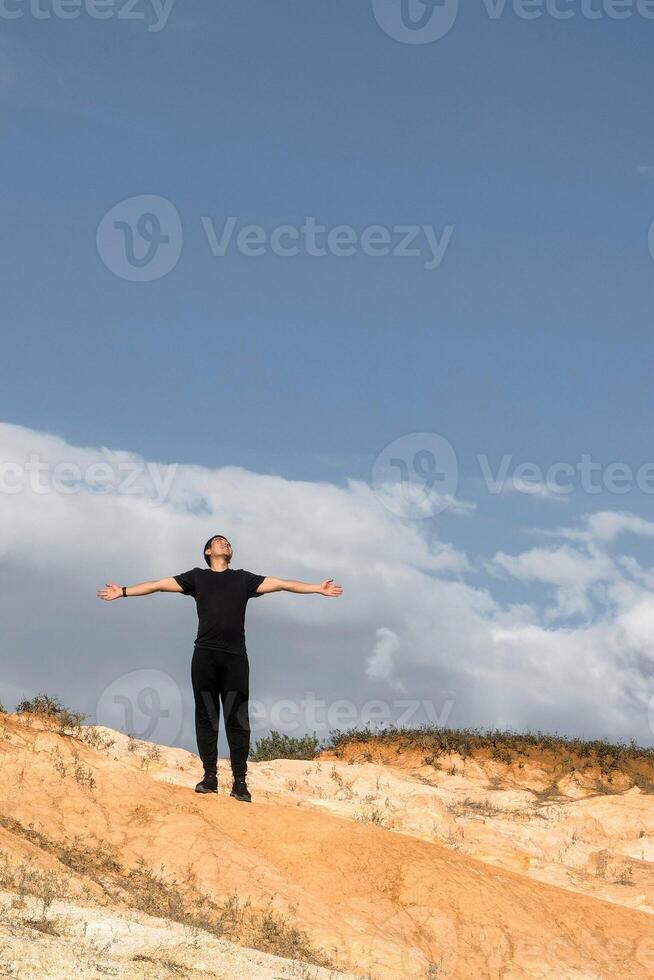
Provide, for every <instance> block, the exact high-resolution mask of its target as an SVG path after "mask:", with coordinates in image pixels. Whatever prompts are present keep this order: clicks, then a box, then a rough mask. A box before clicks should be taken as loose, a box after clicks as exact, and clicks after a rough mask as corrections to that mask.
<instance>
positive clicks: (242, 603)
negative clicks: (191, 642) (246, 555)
mask: <svg viewBox="0 0 654 980" xmlns="http://www.w3.org/2000/svg"><path fill="white" fill-rule="evenodd" d="M265 577H266V576H265V575H256V574H255V573H254V572H246V570H245V569H244V568H226V569H225V571H224V572H214V571H213V569H211V568H192V569H190V571H188V572H181V573H180V574H179V575H173V578H174V579H175V581H176V582H177V584H178V585H181V587H182V589H183V590H184V595H191V596H193V598H194V599H195V604H196V606H197V610H198V635H197V637H196V640H195V646H196V647H203V648H204V649H206V650H219V651H222V652H224V653H236V654H240V655H241V656H245V655H246V654H247V647H246V645H245V607H246V605H247V602H248V599H253V598H257V597H258V596H260V595H263V594H264V593H262V592H256V589H257V588H258V587H259V585H261V583H262V582H263V580H264V578H265Z"/></svg>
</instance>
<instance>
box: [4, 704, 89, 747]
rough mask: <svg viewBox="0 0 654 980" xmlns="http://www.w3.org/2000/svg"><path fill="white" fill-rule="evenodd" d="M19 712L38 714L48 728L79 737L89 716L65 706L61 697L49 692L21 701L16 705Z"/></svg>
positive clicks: (61, 733)
mask: <svg viewBox="0 0 654 980" xmlns="http://www.w3.org/2000/svg"><path fill="white" fill-rule="evenodd" d="M16 713H17V714H19V715H20V714H28V715H36V716H37V717H38V718H39V719H40V720H41V721H42V722H44V723H45V724H46V725H47V727H48V728H51V729H52V730H54V731H57V732H58V733H59V734H60V735H74V736H76V737H79V734H80V730H81V726H82V722H83V721H84V719H85V718H86V717H87V715H85V714H84V713H83V712H81V711H71V710H70V708H67V707H65V705H63V704H62V703H61V701H60V700H59V698H53V697H50V695H49V694H37V695H36V696H35V697H33V698H31V699H28V700H24V701H20V702H19V703H18V704H17V705H16Z"/></svg>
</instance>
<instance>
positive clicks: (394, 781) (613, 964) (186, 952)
mask: <svg viewBox="0 0 654 980" xmlns="http://www.w3.org/2000/svg"><path fill="white" fill-rule="evenodd" d="M95 735H96V737H97V739H98V741H97V744H96V746H95V747H92V746H91V745H88V744H85V743H83V742H80V740H79V739H74V738H71V737H68V736H62V735H59V734H55V733H54V732H51V731H47V730H44V729H43V727H42V726H40V724H39V722H38V721H37V720H36V719H29V718H27V717H24V716H15V715H4V716H0V799H1V801H2V802H1V804H0V851H2V852H4V853H5V854H6V855H7V857H8V859H9V861H10V862H11V863H12V866H13V867H14V868H15V867H16V866H17V864H18V863H19V862H20V861H21V860H22V859H24V858H27V859H29V861H30V863H31V865H32V866H33V867H36V868H39V869H41V870H43V871H44V872H48V873H50V874H53V875H55V876H60V877H62V878H64V879H65V880H66V881H67V889H68V895H67V898H66V902H67V903H68V905H69V906H71V907H72V906H74V907H75V908H78V909H79V908H82V907H83V908H85V909H86V912H85V913H84V915H86V916H91V918H93V919H94V921H95V922H96V923H97V922H102V916H105V917H106V919H107V921H109V919H110V917H112V916H117V917H121V916H122V917H125V916H127V915H130V916H131V917H132V921H133V925H132V926H131V927H130V928H132V930H134V929H136V928H137V925H138V923H137V924H134V922H135V920H134V915H135V913H133V912H129V905H130V895H129V892H128V891H125V890H123V889H122V888H121V887H120V881H121V877H122V879H123V880H126V878H127V876H128V875H129V874H130V871H129V869H134V868H136V867H138V862H139V861H141V862H142V864H141V868H143V867H147V868H149V869H154V871H155V872H156V874H157V875H158V876H161V878H162V879H168V880H175V882H176V883H177V886H178V888H179V892H180V894H181V893H183V894H185V895H187V896H188V899H189V902H191V901H193V900H196V901H197V896H198V895H201V894H204V895H210V896H211V897H212V898H213V899H215V900H216V901H218V900H220V901H224V900H225V899H227V898H228V897H229V896H230V895H231V896H234V895H236V896H238V900H239V901H243V902H244V901H246V900H247V899H249V900H250V902H251V903H252V906H253V907H256V908H260V909H263V908H270V909H273V910H275V911H276V912H277V913H279V915H280V916H285V917H286V921H288V922H292V923H293V925H294V926H295V927H297V928H298V929H300V930H304V931H306V933H307V935H308V936H309V937H310V940H311V943H312V944H313V947H314V948H315V949H319V950H322V951H323V953H324V954H325V955H326V956H328V957H329V958H330V959H331V962H332V963H333V964H334V965H336V966H338V968H339V969H340V970H341V971H344V972H345V971H351V972H352V973H354V974H356V975H358V976H364V977H367V976H370V977H373V978H384V980H385V978H398V977H425V978H431V980H433V978H435V977H439V978H441V977H452V978H465V980H468V978H470V977H475V978H477V977H479V978H485V977H488V978H491V977H492V978H495V977H497V978H499V977H506V978H511V980H513V978H516V980H517V978H522V977H539V978H552V980H554V978H556V980H560V978H579V980H581V978H584V980H591V978H592V980H595V978H613V977H616V978H617V977H623V976H625V975H629V976H631V977H634V978H649V977H651V976H654V916H652V915H651V914H650V910H651V909H652V908H653V907H654V888H653V886H652V878H651V874H650V870H649V869H650V863H649V860H650V857H651V848H652V842H654V813H653V811H654V807H653V806H652V803H651V800H652V797H649V796H647V795H646V794H641V793H640V792H638V791H635V792H634V791H633V790H631V791H630V792H628V793H626V794H624V795H619V794H617V793H613V794H611V795H607V796H604V797H601V796H597V795H596V794H592V793H590V791H589V790H587V789H585V788H584V787H583V786H572V787H570V789H569V795H568V796H566V797H562V798H561V799H559V800H554V799H553V798H552V797H551V795H550V796H548V795H547V794H544V793H543V787H542V786H540V784H539V779H541V778H542V774H540V775H539V772H538V766H534V771H533V772H530V771H524V769H523V770H522V771H521V772H520V773H519V774H517V775H512V774H510V773H508V772H507V771H506V767H504V770H502V767H500V766H494V764H492V763H490V762H483V763H473V762H472V760H470V759H468V760H466V764H465V767H464V766H463V763H462V762H461V760H459V767H458V769H459V771H458V772H457V762H456V759H452V760H449V761H448V768H447V769H437V768H435V767H434V766H425V765H424V762H423V760H422V759H421V758H420V757H419V756H416V757H411V755H410V754H407V755H405V756H403V757H401V758H398V757H393V758H384V757H383V754H382V755H380V757H379V761H377V760H375V761H373V762H370V761H363V760H359V759H358V758H357V756H356V755H354V754H351V755H350V757H349V758H348V756H347V754H346V755H345V756H344V757H343V758H340V759H335V758H329V757H327V756H325V757H323V758H321V759H319V760H317V761H315V762H296V761H291V760H278V761H275V762H271V763H260V764H250V780H249V781H250V785H251V789H252V792H253V796H254V802H253V803H252V804H251V805H248V804H242V803H239V802H237V801H235V800H232V799H231V798H229V797H228V796H227V795H226V792H225V789H226V788H227V787H228V780H227V772H226V767H225V766H224V765H221V769H220V777H221V782H222V788H223V792H222V793H220V794H218V795H216V796H209V797H199V796H198V795H197V794H195V793H193V792H192V788H193V786H194V784H195V782H196V780H197V778H198V776H199V772H198V762H197V758H196V757H195V756H193V755H192V754H191V753H188V752H185V751H184V750H180V749H166V748H164V747H152V746H148V745H147V744H145V743H136V742H134V741H133V740H128V739H127V738H126V737H125V736H123V735H120V734H119V733H115V732H110V731H108V730H106V729H105V730H102V729H96V730H95ZM103 741H104V743H105V744H104V745H103ZM391 763H392V764H391ZM503 781H504V782H503ZM98 846H99V847H100V854H101V855H103V858H102V860H101V861H96V863H95V864H94V863H93V861H92V860H91V859H90V858H88V860H87V861H86V864H85V862H84V861H81V860H80V858H79V855H80V854H81V853H86V852H85V851H84V850H83V849H84V848H88V847H92V848H94V849H97V847H98ZM71 852H72V853H74V854H75V855H77V856H76V857H75V859H74V860H70V861H67V857H66V855H67V854H69V853H71ZM623 860H624V864H623V863H622V861H623ZM117 869H118V870H117ZM132 877H133V876H132ZM130 880H132V879H130ZM3 908H4V911H3V922H4V925H3V934H2V942H1V943H0V957H2V956H4V957H5V958H6V959H8V960H11V958H12V956H13V958H14V959H16V956H17V954H16V953H15V948H16V947H17V944H18V939H19V938H20V937H14V938H15V942H14V940H12V938H11V935H10V932H11V927H12V922H13V924H14V925H15V926H16V928H17V929H19V928H23V926H22V925H20V923H18V924H17V920H18V919H19V918H20V916H21V915H22V916H23V918H25V913H24V910H23V912H20V911H19V910H16V909H14V910H12V909H11V908H10V907H9V904H8V903H7V902H5V903H4V906H3ZM99 909H102V910H103V911H102V914H101V915H100V916H98V910H99ZM57 914H59V913H57V910H56V904H53V905H52V906H51V907H50V909H49V915H50V916H54V918H55V920H56V916H57ZM69 914H70V913H69ZM61 915H62V916H63V915H64V913H63V912H61ZM12 916H13V919H12ZM139 916H140V919H143V922H142V923H141V924H140V925H138V928H142V927H144V926H145V919H144V916H143V913H142V912H139V913H138V915H137V916H136V919H137V920H139V921H140V919H139ZM73 918H75V917H74V916H73ZM120 921H121V922H122V921H123V919H122V918H121V919H120ZM152 928H159V929H160V930H161V932H160V933H159V935H160V936H165V935H166V933H167V930H166V928H165V927H164V928H163V929H162V927H161V923H160V922H158V924H157V925H156V926H152ZM169 928H170V934H171V935H172V934H173V932H174V930H175V929H177V930H179V928H180V927H179V926H178V925H175V926H170V927H169ZM116 929H117V930H118V931H119V932H121V930H122V933H121V934H124V933H125V929H126V927H125V926H124V925H120V926H118V925H116ZM63 931H64V930H63V929H62V932H63ZM128 931H129V930H128ZM187 932H188V929H187ZM34 935H35V936H40V942H43V943H48V944H50V945H51V946H52V947H53V948H52V950H51V951H50V952H49V953H48V956H47V959H48V961H49V962H51V963H52V964H53V970H54V969H55V967H56V960H57V949H58V948H60V949H61V950H62V953H61V956H62V957H63V956H64V953H63V949H64V946H65V945H66V943H70V939H69V938H68V939H66V938H64V937H60V938H57V937H51V936H48V935H44V934H42V933H39V932H38V930H37V931H36V932H35V933H34ZM197 938H198V936H197V934H196V935H195V938H193V937H189V939H188V942H189V943H191V946H190V949H189V948H186V947H185V946H183V944H182V943H174V944H171V943H170V942H169V943H168V948H167V951H166V955H165V958H167V960H168V961H169V962H174V961H175V957H176V956H178V954H179V958H180V959H179V968H180V969H185V970H186V971H187V972H186V973H175V972H174V970H173V967H169V969H170V970H172V971H173V972H171V973H170V974H166V973H159V974H158V975H161V976H166V975H171V976H172V975H177V976H184V975H188V976H196V975H197V976H201V975H205V976H210V975H214V976H221V975H225V976H231V977H233V976H244V977H246V976H248V977H249V976H259V975H261V976H266V975H268V974H266V973H263V972H262V973H260V974H258V973H256V972H253V967H251V965H250V964H245V963H244V964H243V965H242V966H235V965H234V963H232V965H231V967H229V966H228V967H225V970H226V972H225V973H224V974H221V973H220V972H216V971H218V970H219V969H221V968H222V967H220V966H219V950H218V947H219V946H220V945H221V944H222V945H223V946H230V944H227V943H224V940H217V939H215V938H214V937H211V938H209V937H205V936H204V934H201V935H200V941H199V947H193V946H192V943H193V942H195V941H197ZM140 942H141V939H138V940H137V946H138V948H139V950H140V953H135V952H134V949H135V947H134V945H132V947H131V949H127V952H125V953H124V957H125V959H124V962H125V963H129V964H130V966H129V968H130V969H132V968H133V967H134V960H133V957H134V956H135V955H136V956H138V955H141V956H146V957H147V956H150V953H148V949H151V944H150V946H148V943H147V942H146V940H145V938H143V940H142V942H143V946H142V947H141V946H140V945H139V943H140ZM12 943H13V945H12ZM210 944H214V945H213V946H211V949H212V950H213V951H212V952H211V953H210V954H208V953H207V955H205V952H206V950H207V949H208V948H209V945H210ZM164 945H165V943H164ZM37 946H38V943H37ZM82 947H83V942H82V940H81V939H80V940H79V943H78V949H79V950H81V949H82ZM113 948H114V953H116V955H123V954H121V953H120V949H121V947H120V944H119V943H117V944H114V947H113ZM198 949H199V952H198ZM230 949H233V947H230ZM236 954H238V955H241V954H243V955H249V956H255V957H263V956H264V954H262V953H249V952H246V951H244V950H238V949H236V950H235V954H234V955H236ZM130 957H132V958H131V959H130ZM191 961H192V962H191ZM1 962H2V960H1V959H0V963H1ZM138 962H139V964H140V965H139V968H140V969H142V972H141V973H140V974H138V973H137V974H135V975H139V976H148V974H147V973H146V972H143V971H145V970H146V969H148V968H149V966H151V965H152V964H149V961H148V960H147V959H142V960H139V961H138ZM280 963H282V964H284V963H285V961H280ZM625 963H627V964H628V970H627V971H626V972H625ZM256 968H257V969H259V968H260V969H262V970H263V969H266V968H268V967H267V966H266V964H265V963H259V964H258V965H257V967H256ZM284 968H285V969H289V970H293V969H297V970H307V969H308V970H313V971H314V972H308V973H305V974H304V975H306V976H307V977H309V976H319V975H321V974H319V972H318V971H317V969H316V968H315V967H310V968H309V967H307V968H305V967H302V966H298V965H297V964H292V963H288V962H286V965H285V966H284ZM22 969H23V973H18V974H17V975H18V976H20V977H22V976H25V977H28V976H30V974H29V973H28V972H26V970H27V966H24V967H23V968H22ZM162 969H163V968H162ZM230 969H231V972H229V971H230ZM273 969H274V968H273ZM280 969H281V968H280ZM209 970H214V973H213V974H211V973H209V972H208V971H209ZM235 970H236V971H238V970H242V972H241V973H239V972H235ZM203 971H204V972H203ZM9 975H11V974H9ZM34 975H37V974H34ZM41 975H44V974H41ZM45 975H48V974H45ZM63 975H65V973H54V972H53V973H52V976H53V977H55V976H57V977H58V976H63ZM82 975H83V974H80V976H82ZM89 975H92V974H89ZM97 975H98V976H100V975H105V976H106V973H105V974H100V973H98V974H97ZM118 975H120V976H123V975H124V976H130V975H131V974H129V973H127V972H125V973H120V974H118ZM155 975H157V974H154V973H153V974H152V976H155ZM272 975H275V976H287V975H289V976H290V975H293V974H292V973H283V972H277V973H273V974H272ZM295 975H299V976H301V975H303V974H302V973H297V974H295ZM322 975H325V976H327V975H329V974H328V973H325V974H322ZM332 975H333V976H336V974H335V973H333V974H332Z"/></svg>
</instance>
